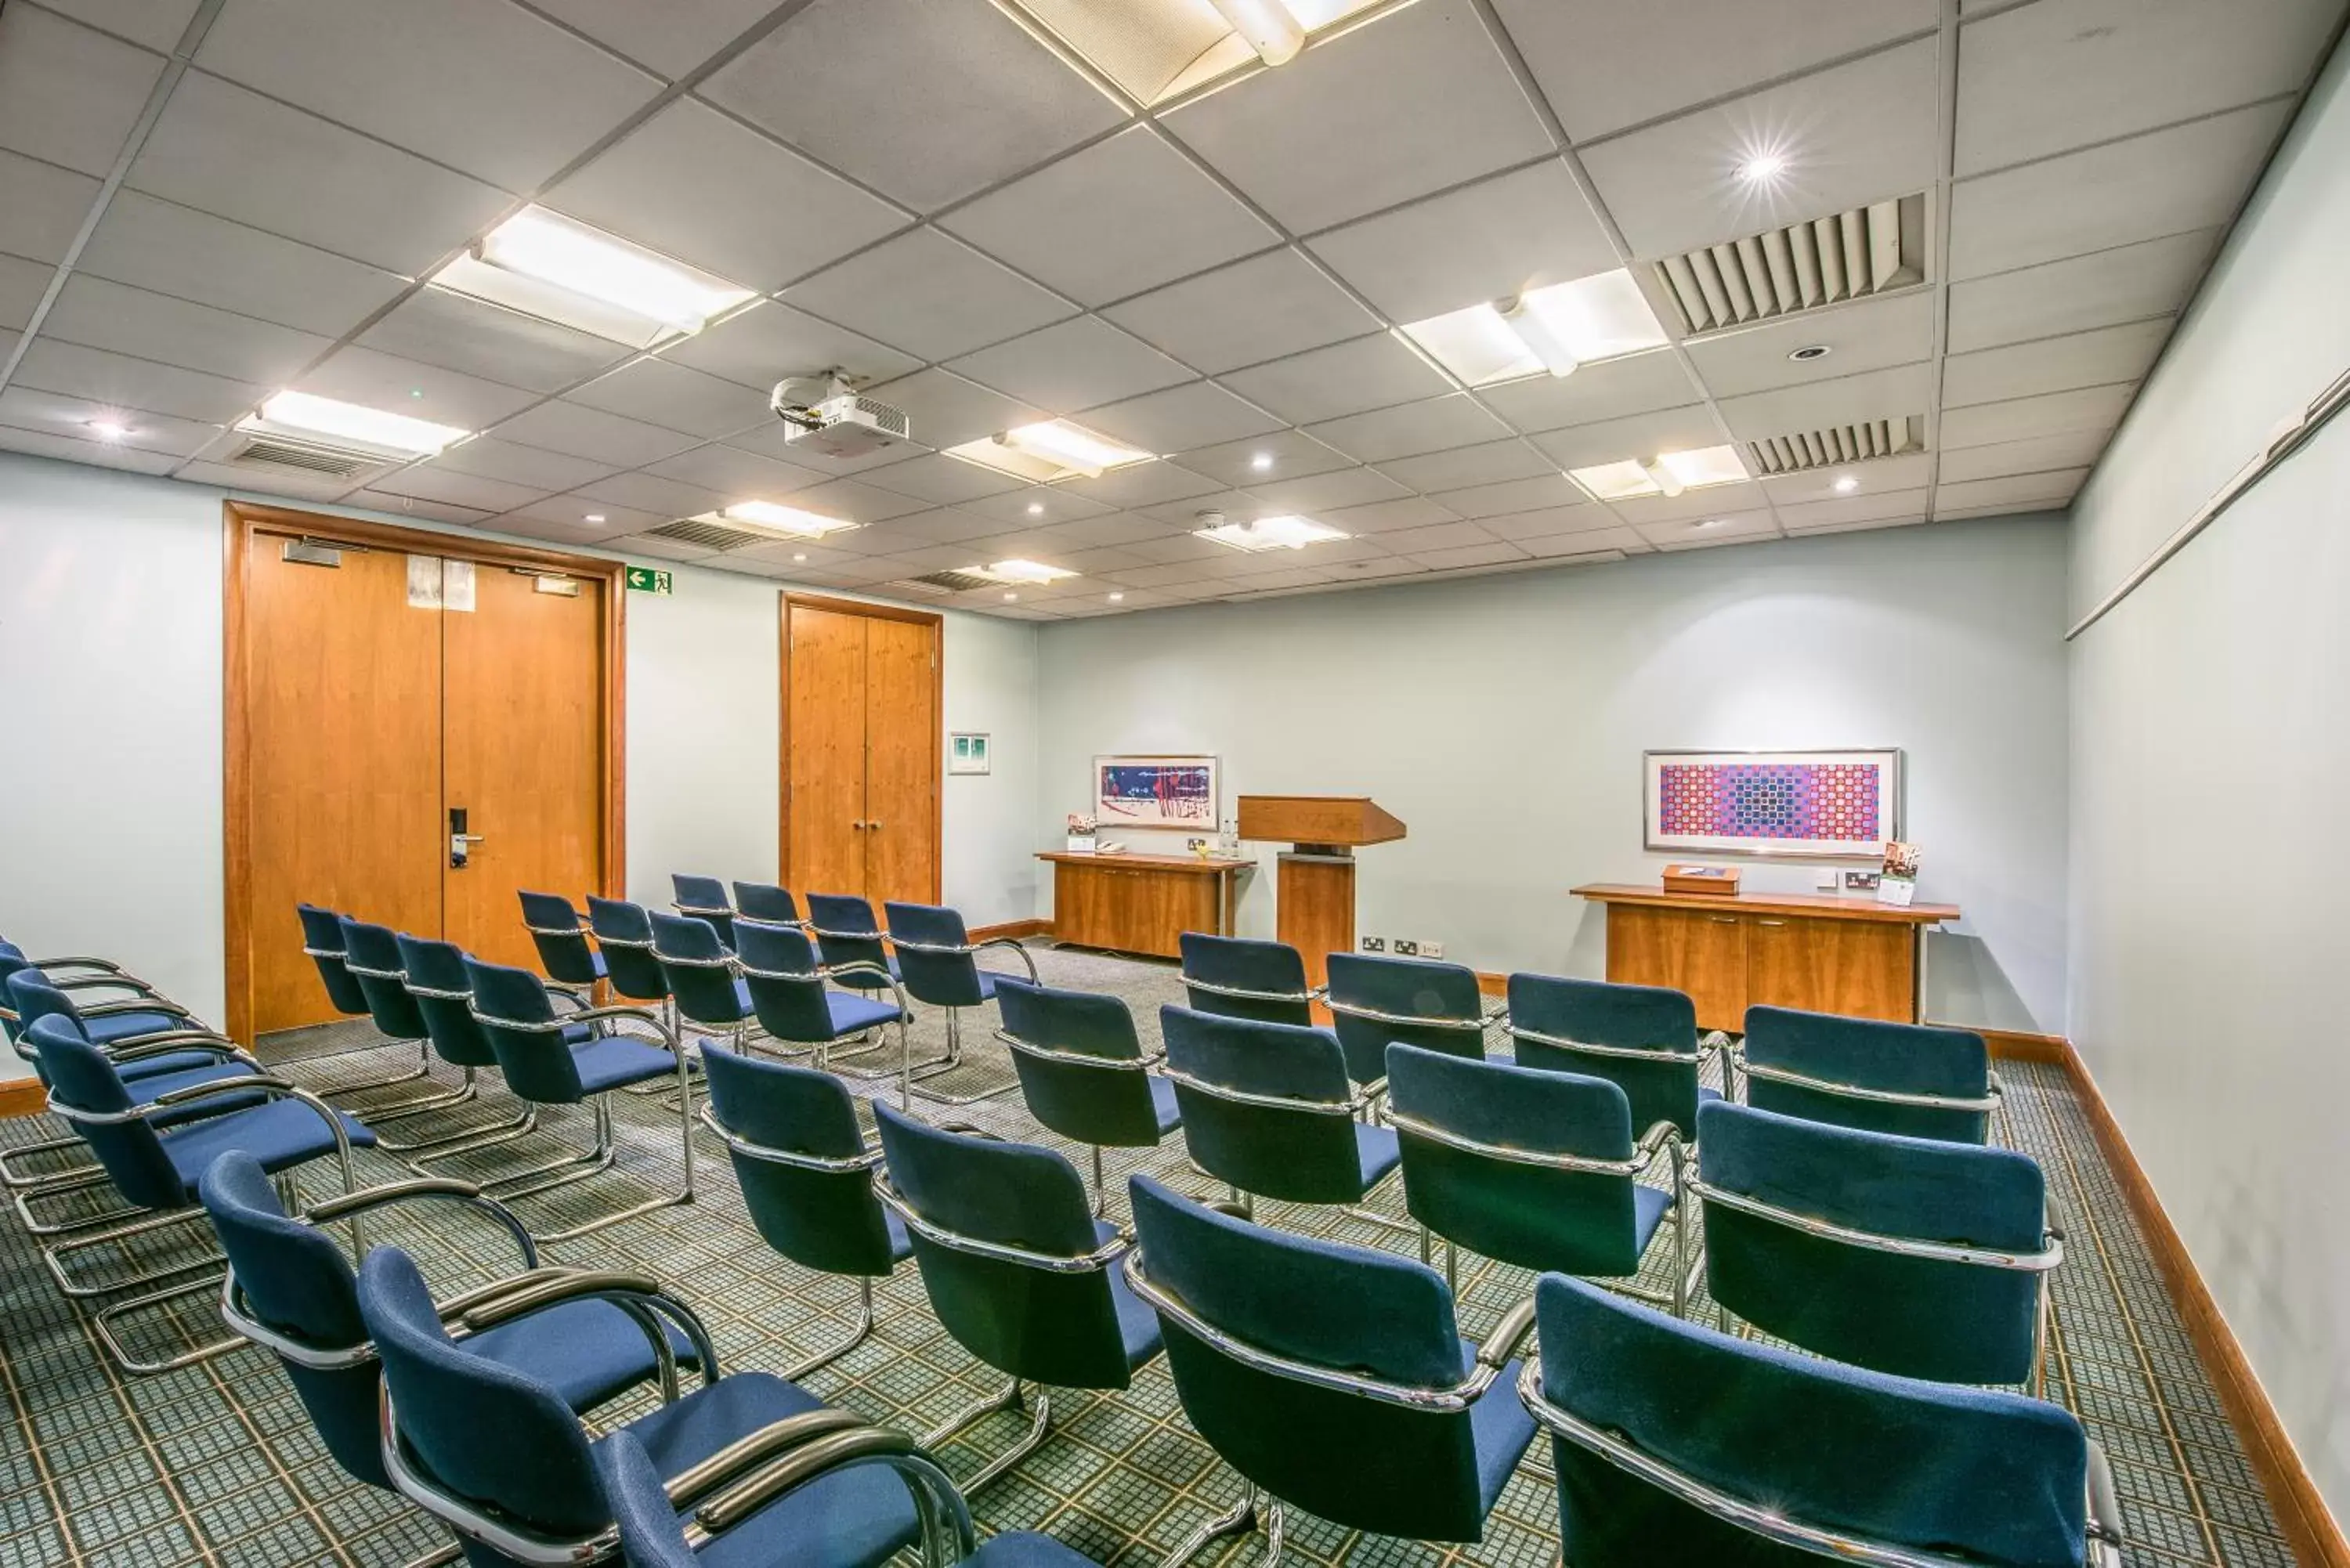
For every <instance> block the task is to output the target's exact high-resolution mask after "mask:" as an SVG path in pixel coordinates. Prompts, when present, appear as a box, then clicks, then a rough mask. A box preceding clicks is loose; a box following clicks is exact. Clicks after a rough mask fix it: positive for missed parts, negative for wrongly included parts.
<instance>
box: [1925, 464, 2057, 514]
mask: <svg viewBox="0 0 2350 1568" xmlns="http://www.w3.org/2000/svg"><path fill="white" fill-rule="evenodd" d="M2088 477H2089V471H2088V470H2087V469H2085V468H2062V469H2056V470H2054V471H2053V472H2046V473H2018V474H2011V475H2009V476H2007V477H2005V478H2002V479H1971V480H1968V481H1966V482H1964V483H1958V484H1953V483H1950V482H1949V481H1947V480H1945V481H1944V482H1943V483H1940V484H1939V485H1936V486H1935V487H1934V514H1935V515H1936V516H1938V517H1939V516H1940V515H1942V514H1944V513H1945V512H1946V511H1949V510H1951V509H1956V508H1962V507H1977V506H2013V507H2019V508H2021V507H2025V506H2053V505H2055V504H2059V503H2062V502H2066V501H2070V500H2071V499H2073V495H2074V492H2076V491H2078V490H2079V489H2080V488H2081V482H2082V481H2083V480H2085V479H2086V478H2088Z"/></svg>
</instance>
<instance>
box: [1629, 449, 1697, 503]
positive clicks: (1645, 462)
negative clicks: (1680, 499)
mask: <svg viewBox="0 0 2350 1568" xmlns="http://www.w3.org/2000/svg"><path fill="white" fill-rule="evenodd" d="M1639 465H1640V472H1642V473H1645V474H1647V475H1648V483H1650V484H1653V485H1655V486H1656V487H1657V493H1658V494H1659V495H1679V493H1681V492H1682V491H1684V490H1686V489H1688V488H1689V487H1688V486H1687V485H1685V484H1683V483H1681V482H1680V476H1679V475H1678V474H1676V473H1675V472H1673V471H1672V470H1671V469H1669V468H1667V467H1666V466H1665V464H1664V462H1663V460H1662V459H1660V458H1654V457H1644V458H1641V459H1640V460H1639Z"/></svg>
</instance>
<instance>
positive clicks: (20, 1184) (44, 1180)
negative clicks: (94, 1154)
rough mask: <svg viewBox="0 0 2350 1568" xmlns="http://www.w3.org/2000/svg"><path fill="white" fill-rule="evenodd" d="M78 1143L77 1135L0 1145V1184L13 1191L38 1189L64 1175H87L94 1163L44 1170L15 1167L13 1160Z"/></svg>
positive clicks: (50, 1152)
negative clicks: (5, 1145) (5, 1146)
mask: <svg viewBox="0 0 2350 1568" xmlns="http://www.w3.org/2000/svg"><path fill="white" fill-rule="evenodd" d="M79 1147H82V1140H81V1139H79V1138H78V1137H50V1138H43V1139H42V1140H41V1141H40V1142H38V1143H22V1144H18V1145H17V1146H16V1147H14V1148H8V1149H0V1188H5V1189H8V1190H10V1191H12V1192H18V1191H25V1190H27V1189H34V1190H37V1189H40V1188H44V1187H47V1186H48V1185H49V1184H50V1183H52V1182H54V1181H57V1180H59V1179H63V1178H66V1177H73V1176H87V1175H88V1174H89V1173H90V1172H92V1171H94V1170H96V1169H98V1166H97V1165H96V1164H95V1163H87V1162H86V1163H83V1164H80V1165H69V1166H66V1167H63V1168H59V1169H57V1170H47V1171H19V1170H16V1169H15V1168H14V1167H13V1164H12V1162H13V1161H16V1160H19V1159H24V1158H27V1157H28V1156H31V1155H36V1154H56V1153H57V1152H58V1151H59V1150H62V1149H69V1148H79Z"/></svg>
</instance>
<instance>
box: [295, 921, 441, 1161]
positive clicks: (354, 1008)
mask: <svg viewBox="0 0 2350 1568" xmlns="http://www.w3.org/2000/svg"><path fill="white" fill-rule="evenodd" d="M294 913H295V914H296V916H297V917H299V919H301V922H302V951H303V954H304V955H305V956H306V957H307V958H308V959H309V961H310V962H311V963H312V965H314V966H315V967H316V968H317V971H318V982H319V983H320V984H321V985H323V986H325V987H326V990H327V1000H328V1002H330V1003H332V1004H333V1006H334V1009H335V1011H336V1012H339V1013H341V1014H342V1015H343V1016H344V1017H346V1018H369V1019H372V1017H373V1014H374V1009H372V1008H371V1007H369V1005H368V997H367V992H366V991H365V990H364V989H363V988H362V987H361V986H360V985H359V977H358V976H357V975H354V974H353V973H351V971H350V965H349V958H348V953H347V952H346V951H345V950H344V945H343V917H342V916H341V915H340V914H339V913H338V912H337V911H336V910H333V909H325V908H322V907H320V906H319V905H317V904H296V905H295V906H294ZM399 1043H400V1042H395V1044H399ZM408 1043H411V1044H414V1045H415V1046H416V1069H415V1071H413V1072H397V1073H391V1074H388V1075H385V1076H383V1077H380V1078H369V1079H366V1080H364V1081H362V1082H359V1083H355V1084H338V1085H335V1086H334V1087H333V1088H331V1089H328V1090H326V1091H325V1093H326V1095H327V1096H328V1098H329V1099H334V1098H339V1097H340V1096H345V1095H361V1094H368V1093H371V1092H372V1091H374V1090H377V1089H390V1088H394V1087H397V1086H398V1085H401V1084H419V1085H421V1087H420V1088H419V1090H418V1092H417V1094H416V1096H414V1099H413V1102H411V1100H407V1099H400V1100H386V1101H383V1102H382V1103H380V1104H370V1105H369V1106H368V1114H369V1116H374V1117H375V1118H376V1119H377V1120H379V1121H380V1120H383V1119H384V1118H385V1117H386V1116H388V1115H390V1114H391V1113H394V1112H397V1111H400V1110H402V1109H404V1108H406V1107H407V1106H409V1105H410V1104H411V1103H416V1104H418V1105H419V1106H420V1108H430V1106H434V1105H441V1104H445V1103H446V1102H445V1101H444V1100H443V1099H442V1096H444V1095H446V1094H447V1093H448V1091H447V1090H445V1089H443V1088H442V1086H441V1085H438V1084H435V1083H433V1082H432V1047H431V1046H430V1045H428V1044H425V1043H424V1042H423V1041H422V1040H421V1039H419V1038H417V1037H416V1036H413V1035H411V1036H409V1039H408Z"/></svg>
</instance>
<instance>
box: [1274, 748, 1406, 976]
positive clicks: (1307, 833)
mask: <svg viewBox="0 0 2350 1568" xmlns="http://www.w3.org/2000/svg"><path fill="white" fill-rule="evenodd" d="M1403 834H1404V827H1403V824H1402V823H1400V822H1399V821H1397V820H1396V819H1395V818H1394V817H1393V816H1390V815H1388V813H1386V812H1385V811H1382V810H1381V809H1379V807H1378V806H1377V805H1374V804H1372V802H1371V800H1370V798H1369V797H1368V796H1367V795H1328V794H1244V795H1243V796H1241V819H1240V835H1241V836H1242V837H1243V838H1246V839H1253V840H1257V841H1260V842H1262V841H1265V840H1273V841H1275V842H1279V841H1281V840H1284V839H1285V840H1287V841H1288V844H1289V847H1288V848H1287V849H1285V850H1284V851H1283V852H1282V856H1281V875H1280V879H1279V881H1278V882H1277V883H1276V884H1275V889H1276V892H1275V898H1276V899H1277V901H1276V903H1275V904H1274V920H1275V923H1276V927H1277V929H1278V930H1279V932H1280V935H1281V940H1283V941H1284V942H1287V943H1288V944H1289V945H1290V946H1291V947H1294V948H1295V949H1296V950H1298V952H1299V954H1300V955H1301V956H1303V957H1304V958H1305V979H1306V982H1307V983H1308V984H1310V985H1317V986H1318V985H1324V984H1326V983H1328V981H1329V979H1330V973H1329V965H1328V964H1327V963H1326V962H1325V960H1326V958H1327V957H1328V955H1330V954H1331V953H1350V952H1353V951H1354V950H1355V848H1356V846H1357V845H1363V844H1388V843H1391V842H1393V841H1394V840H1396V839H1399V838H1401V837H1402V836H1403Z"/></svg>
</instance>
